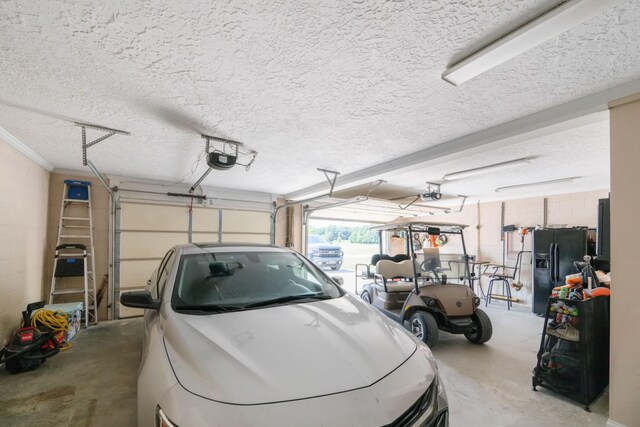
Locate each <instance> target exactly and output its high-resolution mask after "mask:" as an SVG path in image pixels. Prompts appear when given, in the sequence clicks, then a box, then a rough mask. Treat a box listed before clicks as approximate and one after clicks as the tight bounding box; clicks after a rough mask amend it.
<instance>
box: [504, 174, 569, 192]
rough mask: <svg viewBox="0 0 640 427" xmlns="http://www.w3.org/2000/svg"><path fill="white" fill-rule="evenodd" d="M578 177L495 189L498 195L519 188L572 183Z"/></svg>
mask: <svg viewBox="0 0 640 427" xmlns="http://www.w3.org/2000/svg"><path fill="white" fill-rule="evenodd" d="M579 178H580V177H578V176H572V177H570V178H560V179H552V180H549V181H539V182H531V183H529V184H517V185H507V186H506V187H498V188H496V189H495V192H496V193H500V192H501V191H508V190H518V189H520V188H527V187H537V186H539V185H548V184H559V183H561V182H573V181H575V180H576V179H579Z"/></svg>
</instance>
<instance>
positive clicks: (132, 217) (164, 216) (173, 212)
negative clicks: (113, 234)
mask: <svg viewBox="0 0 640 427" xmlns="http://www.w3.org/2000/svg"><path fill="white" fill-rule="evenodd" d="M188 212H189V209H188V208H187V207H186V206H166V205H149V204H144V203H123V204H122V211H121V216H120V229H121V230H158V231H186V230H187V228H188V226H189V218H188Z"/></svg>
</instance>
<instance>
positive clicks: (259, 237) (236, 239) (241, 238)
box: [222, 233, 271, 244]
mask: <svg viewBox="0 0 640 427" xmlns="http://www.w3.org/2000/svg"><path fill="white" fill-rule="evenodd" d="M222 243H264V244H269V243H271V236H270V235H268V234H229V233H227V234H222Z"/></svg>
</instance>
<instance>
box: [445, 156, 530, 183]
mask: <svg viewBox="0 0 640 427" xmlns="http://www.w3.org/2000/svg"><path fill="white" fill-rule="evenodd" d="M532 159H533V158H532V157H523V158H522V159H515V160H509V161H508V162H501V163H495V164H493V165H488V166H482V167H479V168H474V169H467V170H464V171H460V172H453V173H448V174H446V175H444V176H443V177H442V179H444V180H446V181H451V180H454V179H462V178H467V177H470V176H476V175H482V174H483V173H489V172H494V171H497V170H502V169H509V168H513V167H516V166H520V165H526V164H529V163H530V162H531V160H532Z"/></svg>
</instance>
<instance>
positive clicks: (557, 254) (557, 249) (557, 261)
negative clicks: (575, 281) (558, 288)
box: [553, 243, 560, 282]
mask: <svg viewBox="0 0 640 427" xmlns="http://www.w3.org/2000/svg"><path fill="white" fill-rule="evenodd" d="M553 257H554V258H555V262H554V264H555V266H556V272H555V275H556V282H559V281H560V244H558V243H556V251H555V253H554V255H553Z"/></svg>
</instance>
